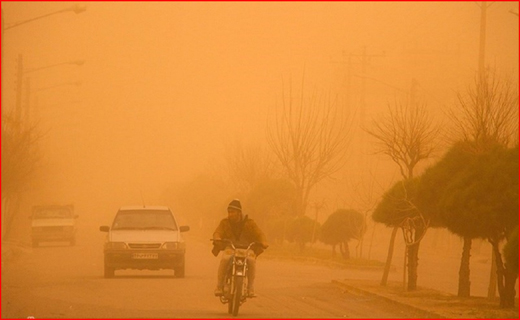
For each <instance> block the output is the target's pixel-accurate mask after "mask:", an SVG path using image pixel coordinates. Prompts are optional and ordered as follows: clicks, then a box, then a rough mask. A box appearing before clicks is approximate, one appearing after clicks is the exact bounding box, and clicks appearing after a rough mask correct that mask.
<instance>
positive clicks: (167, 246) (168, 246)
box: [161, 242, 184, 250]
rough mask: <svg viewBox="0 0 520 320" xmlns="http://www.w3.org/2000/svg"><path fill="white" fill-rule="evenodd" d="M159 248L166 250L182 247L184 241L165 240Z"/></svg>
mask: <svg viewBox="0 0 520 320" xmlns="http://www.w3.org/2000/svg"><path fill="white" fill-rule="evenodd" d="M161 248H162V249H167V250H175V249H184V242H165V243H163V245H162V246H161Z"/></svg>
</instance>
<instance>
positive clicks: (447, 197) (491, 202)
mask: <svg viewBox="0 0 520 320" xmlns="http://www.w3.org/2000/svg"><path fill="white" fill-rule="evenodd" d="M440 206H441V208H442V209H443V210H441V211H440V212H442V220H443V221H444V223H445V224H446V226H447V227H448V229H450V230H451V231H453V232H455V233H457V234H469V235H470V236H476V237H480V238H485V239H488V241H489V242H490V243H491V245H492V247H493V252H494V253H495V256H496V267H497V284H498V291H499V295H500V306H501V307H513V306H514V297H515V289H514V286H515V280H516V276H515V275H514V273H516V272H517V271H518V270H516V272H514V271H513V270H511V268H510V267H509V266H508V265H504V263H503V261H502V257H501V253H500V250H499V247H500V242H501V241H503V240H505V239H506V237H507V235H509V234H511V232H512V231H513V229H514V228H515V227H517V226H518V146H516V147H515V148H512V149H506V148H504V147H501V146H496V147H494V148H492V149H490V152H486V153H484V154H479V155H476V156H475V160H474V161H472V162H470V163H468V164H467V165H466V168H465V170H463V171H461V172H459V173H458V174H457V175H455V176H454V177H453V178H452V179H451V181H450V184H449V185H448V187H447V188H446V189H445V193H444V194H443V197H442V198H441V201H440Z"/></svg>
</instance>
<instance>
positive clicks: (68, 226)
mask: <svg viewBox="0 0 520 320" xmlns="http://www.w3.org/2000/svg"><path fill="white" fill-rule="evenodd" d="M30 218H31V241H32V246H33V247H37V246H38V245H39V244H40V243H41V242H54V241H67V242H69V243H70V245H71V246H73V245H75V244H76V219H77V218H78V215H77V214H74V205H72V204H70V205H39V206H34V207H33V208H32V215H31V217H30Z"/></svg>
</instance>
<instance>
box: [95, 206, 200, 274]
mask: <svg viewBox="0 0 520 320" xmlns="http://www.w3.org/2000/svg"><path fill="white" fill-rule="evenodd" d="M99 230H100V231H103V232H108V234H107V238H106V241H105V246H104V256H105V258H104V266H105V268H104V276H105V278H111V277H113V276H114V275H115V270H117V269H140V270H142V269H148V270H160V269H173V270H174V271H175V276H176V277H180V278H182V277H184V273H185V254H186V244H185V242H184V239H183V237H182V234H181V233H182V232H185V231H188V230H190V227H189V226H179V224H178V222H177V220H176V219H175V216H174V215H173V213H172V211H171V210H170V209H169V208H168V207H166V206H127V207H121V208H120V209H119V210H118V212H117V214H116V216H115V218H114V221H113V223H112V226H110V227H109V226H101V227H99Z"/></svg>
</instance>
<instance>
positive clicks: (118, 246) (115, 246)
mask: <svg viewBox="0 0 520 320" xmlns="http://www.w3.org/2000/svg"><path fill="white" fill-rule="evenodd" d="M105 249H108V250H124V249H128V246H127V245H126V243H124V242H107V243H105Z"/></svg>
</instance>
